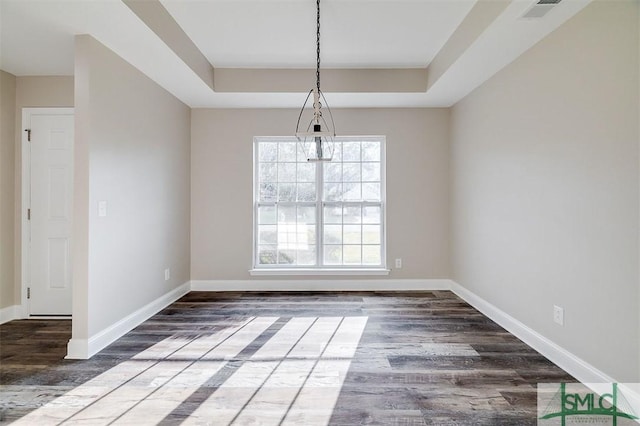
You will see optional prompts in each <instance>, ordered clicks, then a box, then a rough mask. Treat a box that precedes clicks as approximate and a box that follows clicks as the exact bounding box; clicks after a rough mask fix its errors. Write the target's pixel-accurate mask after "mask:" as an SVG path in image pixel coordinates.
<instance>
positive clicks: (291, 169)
mask: <svg viewBox="0 0 640 426" xmlns="http://www.w3.org/2000/svg"><path fill="white" fill-rule="evenodd" d="M295 181H296V163H278V182H295Z"/></svg>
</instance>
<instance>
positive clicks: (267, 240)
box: [258, 225, 278, 244]
mask: <svg viewBox="0 0 640 426" xmlns="http://www.w3.org/2000/svg"><path fill="white" fill-rule="evenodd" d="M277 242H278V233H277V227H276V225H260V226H259V227H258V243H259V244H276V243H277Z"/></svg>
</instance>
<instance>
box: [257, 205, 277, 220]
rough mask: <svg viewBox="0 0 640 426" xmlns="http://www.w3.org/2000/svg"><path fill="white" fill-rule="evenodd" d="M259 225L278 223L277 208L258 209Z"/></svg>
mask: <svg viewBox="0 0 640 426" xmlns="http://www.w3.org/2000/svg"><path fill="white" fill-rule="evenodd" d="M258 223H260V224H275V223H276V206H260V207H258Z"/></svg>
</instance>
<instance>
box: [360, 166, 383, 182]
mask: <svg viewBox="0 0 640 426" xmlns="http://www.w3.org/2000/svg"><path fill="white" fill-rule="evenodd" d="M362 180H363V181H364V182H380V163H362Z"/></svg>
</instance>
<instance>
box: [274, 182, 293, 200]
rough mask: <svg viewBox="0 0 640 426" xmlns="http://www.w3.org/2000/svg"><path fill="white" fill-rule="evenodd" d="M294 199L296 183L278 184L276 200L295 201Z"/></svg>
mask: <svg viewBox="0 0 640 426" xmlns="http://www.w3.org/2000/svg"><path fill="white" fill-rule="evenodd" d="M295 200H296V184H295V183H281V184H278V201H295Z"/></svg>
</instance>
